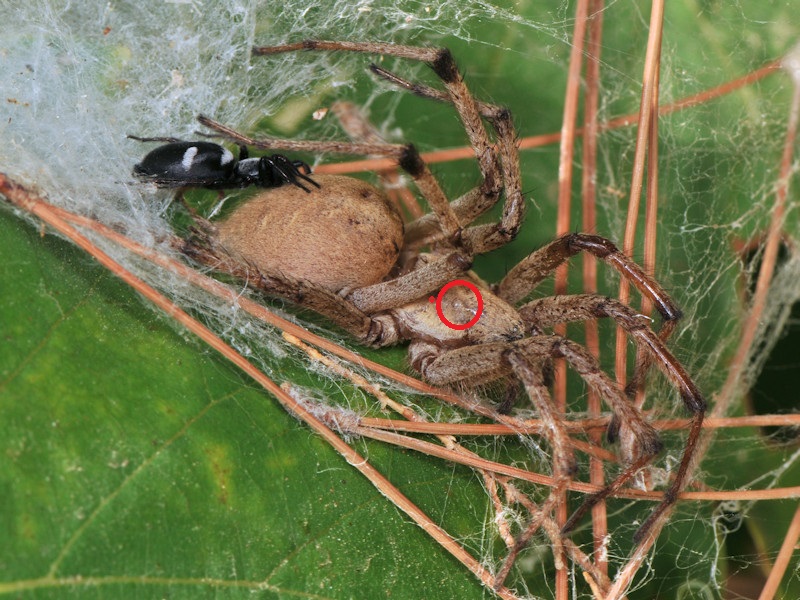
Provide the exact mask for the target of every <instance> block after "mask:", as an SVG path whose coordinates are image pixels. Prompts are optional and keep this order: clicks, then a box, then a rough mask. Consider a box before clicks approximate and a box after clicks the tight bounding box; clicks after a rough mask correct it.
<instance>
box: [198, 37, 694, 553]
mask: <svg viewBox="0 0 800 600" xmlns="http://www.w3.org/2000/svg"><path fill="white" fill-rule="evenodd" d="M303 49H305V50H347V51H355V52H364V53H372V54H380V55H391V56H395V57H400V58H407V59H411V60H416V61H422V62H424V63H427V64H428V65H429V66H430V67H431V68H432V69H433V71H434V72H435V73H436V75H438V77H439V78H440V79H441V81H442V83H443V85H444V88H445V92H441V91H438V90H435V89H433V88H430V87H428V86H424V85H418V84H413V83H410V82H408V81H405V80H403V79H401V78H399V77H397V76H396V75H394V74H393V73H390V72H388V71H386V70H384V69H382V68H380V67H377V66H375V65H373V66H372V70H373V72H375V73H376V74H378V75H379V76H381V77H382V78H384V79H386V80H388V81H389V82H391V83H393V84H394V85H397V86H400V87H402V88H404V89H407V90H409V91H412V92H414V93H416V94H418V95H421V96H424V97H428V98H434V99H437V100H445V101H448V102H451V103H452V104H453V105H454V107H455V109H456V110H457V112H458V114H459V117H460V119H461V121H462V123H463V125H464V128H465V130H466V132H467V135H468V137H469V141H470V144H471V146H472V148H473V149H474V151H475V155H476V158H477V160H478V165H479V167H480V171H481V175H482V181H481V183H480V184H479V185H478V186H477V187H476V188H474V189H473V190H471V191H470V192H468V193H466V194H465V195H463V196H462V197H460V198H457V199H456V200H453V201H452V202H450V201H449V200H448V199H447V197H446V196H445V194H444V193H443V192H442V190H441V188H440V187H439V185H438V182H437V180H436V179H435V178H434V176H433V175H432V174H431V172H430V171H429V169H428V167H427V165H426V164H425V163H424V162H423V161H422V160H421V158H420V157H419V155H418V154H417V151H416V150H415V148H414V146H413V145H410V144H409V145H395V144H389V143H385V142H382V141H375V140H368V141H352V142H320V141H292V140H277V139H262V140H256V139H252V138H249V137H246V136H244V135H242V134H240V133H238V132H236V131H234V130H233V129H230V128H228V127H226V126H224V125H221V124H220V123H217V122H215V121H213V120H211V119H209V118H207V117H199V120H200V122H201V123H203V124H204V125H206V126H208V127H210V128H212V129H214V130H215V131H217V132H219V133H220V134H222V135H223V136H225V137H228V138H230V139H232V140H234V141H236V142H237V143H240V144H247V145H252V146H256V147H259V148H270V149H272V148H282V149H284V150H299V151H311V152H339V153H347V154H363V155H382V156H387V157H392V158H394V159H395V160H396V161H397V162H398V164H399V165H400V166H401V167H402V168H403V169H404V170H405V171H406V172H408V173H409V174H410V175H411V177H412V178H413V179H414V181H415V183H416V185H417V187H418V189H419V190H420V192H421V193H422V194H423V196H424V197H425V199H426V200H427V202H428V205H429V206H430V208H431V211H432V213H431V214H428V215H425V216H423V217H421V218H419V219H417V220H415V221H414V222H412V223H410V224H409V225H407V226H406V227H405V228H404V227H403V223H402V220H401V218H400V216H399V214H398V213H397V211H396V209H395V208H393V207H392V206H391V205H390V204H389V203H388V201H387V200H386V199H385V197H384V196H383V195H382V193H381V192H379V191H378V190H377V189H375V188H374V187H372V186H371V185H369V184H366V183H364V182H362V181H358V180H355V179H352V178H347V177H338V176H330V175H329V176H324V175H323V176H320V175H317V176H315V180H316V181H317V182H318V183H319V185H320V189H319V190H316V189H315V190H312V191H311V193H306V192H304V191H302V190H299V189H298V188H296V187H294V186H283V187H280V188H275V189H269V190H265V191H263V192H260V193H259V194H258V195H256V196H255V197H253V198H252V199H251V200H249V201H247V202H245V203H244V204H243V205H242V206H241V207H239V208H238V209H237V210H235V211H234V212H233V213H232V214H231V216H230V217H229V218H228V219H227V220H225V221H223V222H221V223H209V222H205V221H198V225H199V230H198V231H195V233H194V234H193V236H191V237H190V238H189V239H188V240H186V241H185V242H184V243H183V251H184V252H185V253H186V254H187V255H189V256H191V257H194V258H196V259H198V260H200V261H201V262H203V263H205V264H207V265H211V266H213V267H214V268H216V269H219V270H222V271H226V272H229V273H231V274H234V275H236V276H240V277H243V278H245V279H246V280H247V281H249V282H250V283H251V284H253V285H255V286H256V287H258V288H260V289H261V290H263V291H265V292H266V293H268V294H270V295H274V296H279V297H282V298H285V299H288V300H290V301H291V302H293V303H296V304H298V305H301V306H304V307H308V308H311V309H313V310H314V311H316V312H318V313H320V314H322V315H324V316H326V317H328V318H329V319H330V320H331V321H333V322H334V323H336V324H337V325H339V326H341V327H342V328H344V329H345V330H347V331H348V332H350V333H351V334H352V335H353V336H354V337H356V338H357V339H358V340H359V341H360V342H361V343H363V344H366V345H370V346H376V347H378V346H387V345H392V344H397V343H400V342H406V341H407V342H409V358H410V362H411V365H412V366H413V367H414V368H415V369H416V370H417V371H419V372H420V373H421V375H422V376H423V377H424V378H425V379H426V380H428V381H429V382H431V383H433V384H436V385H444V386H448V385H454V384H461V385H467V386H476V385H480V384H483V383H486V382H490V381H494V380H498V379H502V378H508V377H511V378H514V377H516V378H517V379H518V380H519V381H520V382H521V383H522V384H523V386H524V387H525V390H526V392H527V394H528V395H529V396H530V398H531V401H532V402H533V403H534V405H535V406H536V407H537V409H538V411H539V412H540V414H541V417H542V419H543V420H544V422H545V423H546V425H547V426H546V427H545V431H546V432H547V433H546V434H545V435H546V437H547V438H548V441H549V442H550V444H551V446H552V449H553V470H554V473H556V474H557V475H558V476H560V477H561V478H562V481H563V480H565V479H567V478H569V477H571V475H572V474H573V473H574V471H575V460H574V458H573V455H572V451H571V448H570V445H569V443H568V434H567V432H566V428H565V427H564V425H563V422H562V420H561V418H560V416H559V415H558V414H557V412H556V410H555V408H554V407H553V406H552V403H551V400H550V397H549V393H548V390H547V387H546V384H545V379H546V378H545V376H544V370H545V369H546V365H547V364H548V363H549V362H550V361H551V360H553V359H565V360H566V362H567V363H568V364H569V365H570V366H571V367H572V369H574V370H575V371H576V372H577V373H578V374H579V375H580V376H581V377H582V378H583V379H584V381H585V382H586V383H587V384H588V385H589V386H590V387H591V388H592V389H594V390H595V391H596V392H597V393H598V394H599V395H600V396H601V397H602V398H603V399H604V400H605V401H606V402H607V403H608V405H609V406H610V408H611V410H612V411H613V414H614V417H613V419H612V424H611V426H610V427H609V438H612V439H619V440H620V441H621V445H622V451H621V452H622V455H623V456H622V458H623V461H624V462H625V463H626V464H627V465H628V468H627V469H626V470H625V471H624V472H623V473H622V474H621V475H619V476H618V477H617V479H616V480H615V481H613V482H612V483H610V484H609V485H608V486H607V487H606V488H605V489H604V490H602V491H601V492H599V493H597V494H595V495H594V496H591V497H589V498H588V499H587V500H586V501H585V502H584V504H583V505H582V506H581V507H580V508H579V509H578V511H576V512H575V513H574V514H573V516H572V517H571V518H570V519H569V520H568V521H567V523H566V525H565V526H564V532H567V531H569V530H571V529H572V528H573V527H574V526H575V524H576V523H577V521H578V520H579V519H580V518H581V516H582V515H583V514H584V513H585V512H586V510H587V509H588V508H589V507H591V506H592V505H593V504H594V503H596V502H597V501H598V500H600V499H601V498H604V497H605V496H607V495H608V494H610V493H611V492H613V491H614V490H616V489H618V488H619V487H620V486H622V485H623V484H624V483H625V482H627V481H628V480H629V479H630V478H631V477H632V476H633V475H634V474H635V473H636V472H637V471H638V470H639V469H641V468H642V467H643V466H645V465H646V464H648V463H649V462H650V461H651V460H652V458H653V457H654V456H655V455H656V454H657V453H658V452H659V451H660V450H661V442H660V440H659V436H658V434H657V432H656V431H655V429H654V428H653V427H652V426H651V425H650V424H649V423H648V422H647V421H646V420H645V419H644V417H643V416H642V414H641V412H640V411H639V410H638V409H637V408H635V407H634V406H633V404H632V403H631V402H629V400H628V398H627V397H626V394H625V392H624V391H623V390H621V389H619V386H618V385H617V384H615V382H613V381H612V380H611V379H610V377H609V376H608V375H607V374H606V373H605V372H604V371H602V370H601V368H600V366H599V364H598V362H597V360H596V359H595V358H594V357H593V356H592V355H591V354H590V353H589V352H588V351H587V350H586V349H585V348H584V347H583V346H581V345H580V344H578V343H576V342H573V341H571V340H569V339H566V338H564V337H561V336H558V335H552V334H546V333H545V331H546V330H548V329H549V328H551V327H552V326H553V325H555V324H557V323H565V322H569V321H582V320H590V319H598V318H604V317H609V318H611V319H613V320H614V321H615V322H616V323H617V324H618V325H619V326H620V327H622V328H623V329H624V330H626V331H627V332H628V334H629V335H630V336H631V338H632V339H633V340H634V341H635V343H636V344H637V345H638V347H639V348H640V349H642V350H643V351H644V354H645V355H646V358H645V360H644V362H646V363H648V364H655V365H657V366H658V367H659V368H660V369H661V371H662V372H663V373H664V374H665V376H666V377H667V378H668V379H669V381H671V382H672V384H673V385H674V386H675V387H676V388H677V389H678V391H679V393H680V396H681V398H682V400H683V403H684V405H685V406H686V408H687V410H688V411H689V412H690V413H691V414H692V417H693V418H692V425H691V428H690V432H689V435H688V438H687V442H686V446H685V449H684V452H683V457H682V460H681V463H680V466H679V468H678V470H677V472H676V474H675V476H674V478H673V480H672V483H671V485H670V487H669V489H668V490H667V491H666V493H665V495H664V500H663V501H662V503H661V504H660V505H659V506H658V507H657V508H656V509H655V510H654V511H653V513H652V514H651V515H650V517H649V518H648V519H647V520H646V521H645V522H644V523H643V524H642V526H641V527H640V529H639V530H638V531H637V533H636V536H635V539H637V540H638V539H641V538H642V537H643V536H644V534H645V533H646V532H647V531H648V530H649V528H650V527H651V525H652V524H653V523H654V522H655V521H656V519H657V518H658V517H659V515H661V514H662V513H664V512H665V511H667V510H668V509H669V507H670V506H671V505H672V503H674V501H675V499H676V497H677V495H678V493H679V492H680V491H681V490H682V489H683V488H684V487H685V485H686V484H687V480H688V473H689V467H690V465H691V462H692V458H693V454H694V450H695V446H696V442H697V439H698V436H699V433H700V427H701V425H702V421H703V416H704V413H705V406H706V405H705V401H704V400H703V397H702V395H701V393H700V391H699V390H698V388H697V386H696V385H695V384H694V382H693V381H692V379H691V378H690V377H689V375H688V374H687V372H686V370H685V369H684V367H683V366H682V365H681V364H680V363H679V362H678V360H677V359H676V358H675V357H674V356H673V355H672V354H671V353H670V351H669V350H668V349H667V348H666V346H665V344H664V339H665V338H666V337H667V335H668V334H669V332H670V331H671V330H672V328H673V326H674V322H675V320H676V319H678V318H679V317H680V312H679V310H678V309H677V307H676V306H675V305H674V303H673V302H672V300H671V299H670V298H669V296H668V295H667V294H666V292H665V291H664V289H663V288H662V287H661V285H660V284H659V283H658V282H657V281H655V280H654V279H653V278H651V277H650V276H648V275H647V274H646V273H645V272H644V271H643V270H642V269H641V268H640V267H639V266H638V265H636V264H635V263H634V262H633V261H632V260H631V259H629V258H628V257H627V256H626V255H624V254H623V253H622V252H620V251H619V250H618V249H617V248H616V247H615V246H614V244H613V243H611V242H610V241H608V240H606V239H604V238H601V237H599V236H596V235H587V234H581V233H573V234H569V235H565V236H562V237H560V238H558V239H556V240H554V241H553V242H551V243H549V244H547V245H546V246H544V247H542V248H540V249H538V250H536V251H535V252H533V253H532V254H530V255H529V256H528V257H527V258H525V259H523V260H522V261H521V262H520V263H519V264H517V265H516V266H515V267H514V268H513V269H511V271H510V272H509V273H508V274H507V275H506V276H505V277H504V278H503V279H502V281H500V282H499V283H497V284H495V285H492V286H488V285H487V284H485V283H484V282H482V281H480V280H479V279H478V278H477V277H476V276H475V275H474V274H473V273H472V272H471V271H469V269H470V266H471V263H472V258H473V257H474V256H475V255H477V254H482V253H486V252H490V251H492V250H495V249H496V248H499V247H501V246H503V245H504V244H506V243H508V242H509V241H511V240H512V239H513V238H514V236H515V235H516V233H517V232H518V230H519V228H520V225H521V222H522V219H523V214H524V208H525V205H524V199H523V195H522V192H521V183H520V168H519V157H518V152H517V147H516V138H515V130H514V127H513V124H512V119H511V114H510V113H509V111H508V110H506V109H504V108H501V107H497V106H493V105H489V104H485V103H482V102H478V101H476V100H475V99H473V97H472V95H471V94H470V93H469V91H468V90H467V87H466V85H465V84H464V81H463V80H462V77H461V74H460V73H459V71H458V69H457V68H456V65H455V62H454V60H453V57H452V55H451V54H450V52H449V51H448V50H446V49H433V48H419V47H410V46H399V45H393V44H383V43H359V42H329V41H305V42H301V43H297V44H288V45H283V46H273V47H265V48H255V49H254V53H255V54H276V53H281V52H291V51H296V50H303ZM484 121H486V122H488V123H489V124H490V125H491V128H492V129H493V131H494V140H492V139H491V138H490V136H489V133H488V132H487V130H486V128H485V126H484ZM503 193H504V194H505V201H504V204H503V213H502V217H501V218H500V221H499V222H497V223H490V224H484V225H471V223H472V222H473V221H474V220H475V219H476V218H477V217H478V216H480V215H482V214H483V213H485V212H486V211H487V210H488V209H489V208H491V207H492V206H493V205H494V204H495V203H497V202H498V201H499V199H500V197H501V195H502V194H503ZM422 248H426V249H427V252H425V253H423V252H421V249H422ZM579 252H589V253H590V254H592V255H594V256H596V257H597V258H598V259H600V260H602V261H604V262H605V263H607V264H608V265H610V266H611V267H613V268H614V269H616V270H617V271H618V272H619V273H620V275H621V276H623V277H626V278H627V279H629V280H630V281H631V282H632V283H633V285H634V286H635V287H636V288H637V289H638V290H639V292H640V293H641V294H642V295H643V296H645V297H647V298H649V299H650V300H652V301H653V303H654V305H655V306H656V307H657V309H658V311H659V312H660V314H661V315H662V317H663V319H664V322H665V327H664V328H663V329H662V330H661V332H660V334H657V333H656V332H654V331H653V330H652V329H651V328H650V325H649V321H648V319H647V318H646V317H644V316H643V315H640V314H638V313H637V312H636V311H635V310H633V309H632V308H630V307H629V306H627V305H625V304H622V303H621V302H619V301H617V300H614V299H611V298H606V297H603V296H598V295H589V294H581V295H564V296H552V297H547V298H543V299H539V300H533V301H530V302H527V303H525V304H522V306H517V304H518V303H520V302H521V301H523V299H524V298H525V297H526V296H528V294H529V293H530V292H531V291H532V290H533V288H535V287H536V286H537V285H538V284H539V283H540V282H541V281H542V280H543V279H544V278H546V277H547V276H549V275H550V274H552V273H553V271H554V270H555V269H556V267H558V265H560V264H562V263H563V262H565V261H566V260H568V259H569V258H570V257H572V256H574V255H575V254H577V253H579ZM455 279H462V280H467V281H469V282H471V283H472V284H473V285H476V286H479V287H480V289H481V290H482V291H481V293H480V295H481V296H482V299H483V303H484V305H483V312H482V314H481V316H480V318H479V319H478V321H477V323H476V324H475V325H474V326H472V327H469V328H467V329H453V328H452V327H450V326H448V325H447V324H445V323H444V321H443V320H442V319H441V318H440V317H439V314H438V313H437V310H436V306H435V305H434V303H432V302H431V301H430V300H429V298H430V296H431V294H435V293H436V291H437V290H439V289H440V288H442V286H444V285H445V284H447V283H448V282H451V281H453V280H455ZM476 303H477V296H476V295H475V294H473V293H472V292H471V291H468V290H466V289H464V288H463V287H455V288H453V289H452V290H450V291H449V292H448V293H447V294H445V295H444V297H443V298H442V300H441V307H440V308H441V310H442V314H443V315H446V319H447V321H448V322H450V323H466V322H468V321H470V320H471V319H472V318H473V317H474V316H475V315H476V311H477V305H476ZM643 371H644V367H641V368H640V369H638V370H637V374H636V375H635V376H634V382H635V383H637V384H638V382H639V381H640V380H641V376H642V372H643Z"/></svg>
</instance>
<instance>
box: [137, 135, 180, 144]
mask: <svg viewBox="0 0 800 600" xmlns="http://www.w3.org/2000/svg"><path fill="white" fill-rule="evenodd" d="M125 137H127V138H128V139H129V140H136V141H137V142H167V143H170V144H174V143H176V142H184V141H186V140H182V139H180V138H176V137H139V136H138V135H127V136H125Z"/></svg>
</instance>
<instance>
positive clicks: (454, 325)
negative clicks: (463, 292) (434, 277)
mask: <svg viewBox="0 0 800 600" xmlns="http://www.w3.org/2000/svg"><path fill="white" fill-rule="evenodd" d="M459 285H463V286H464V287H466V288H469V289H470V290H471V291H472V293H473V294H475V297H476V298H477V299H478V310H476V311H475V316H474V317H472V319H470V320H469V321H467V322H466V323H464V324H459V323H453V322H452V321H448V320H447V319H446V318H445V316H444V312H443V311H442V298H444V295H445V293H446V292H447V290H449V289H450V288H452V287H456V286H459ZM428 301H429V302H433V296H431V297H430V298H428ZM436 314H437V315H439V319H441V321H442V323H444V324H445V325H447V326H448V327H449V328H450V329H458V330H463V329H469V328H470V327H472V326H473V325H475V323H477V322H478V319H480V318H481V314H483V296H481V292H480V290H478V286H477V285H475V284H474V283H472V282H471V281H465V280H463V279H454V280H453V281H451V282H450V283H448V284H447V285H445V286H444V287H443V288H442V291H440V292H439V295H438V296H436Z"/></svg>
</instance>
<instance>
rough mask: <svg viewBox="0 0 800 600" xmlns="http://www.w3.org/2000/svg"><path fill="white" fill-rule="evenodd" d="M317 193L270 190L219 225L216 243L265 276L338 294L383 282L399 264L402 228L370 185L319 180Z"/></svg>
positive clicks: (346, 179)
mask: <svg viewBox="0 0 800 600" xmlns="http://www.w3.org/2000/svg"><path fill="white" fill-rule="evenodd" d="M315 180H316V181H317V182H318V183H319V185H320V189H313V190H312V191H311V193H306V192H305V191H303V190H301V189H300V188H298V187H295V186H284V187H281V188H275V189H268V190H265V191H263V192H261V193H260V194H257V195H256V196H254V197H253V198H252V199H250V200H248V201H247V202H246V203H244V204H243V205H241V206H240V207H239V208H237V209H236V210H235V211H234V212H233V214H231V216H230V217H229V218H228V219H227V220H226V221H224V222H222V223H220V224H219V234H218V237H217V240H216V241H217V243H219V245H221V246H222V247H223V248H225V250H226V251H227V252H228V253H229V254H230V255H231V256H232V257H235V258H236V259H238V260H240V261H242V262H244V263H246V264H250V265H252V266H254V267H255V268H257V269H258V270H259V271H262V272H264V273H280V274H282V275H286V276H289V277H291V278H294V279H298V280H302V281H307V282H309V283H313V284H315V285H318V286H320V287H324V288H326V289H328V290H331V291H335V292H338V291H340V290H342V289H345V288H354V287H362V286H366V285H370V284H373V283H378V282H380V281H381V280H383V278H384V277H386V275H388V274H389V271H390V270H391V268H392V267H393V266H394V264H395V262H396V261H397V257H398V256H399V254H400V247H401V246H402V244H403V222H402V220H401V218H400V215H399V214H398V212H397V210H396V209H395V208H394V207H393V206H392V205H391V204H390V203H389V201H388V200H387V199H386V197H385V196H384V195H383V193H381V192H380V191H378V190H377V189H376V188H375V187H373V186H371V185H370V184H368V183H366V182H364V181H360V180H358V179H352V178H350V177H341V176H334V175H319V176H315Z"/></svg>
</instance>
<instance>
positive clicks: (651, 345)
mask: <svg viewBox="0 0 800 600" xmlns="http://www.w3.org/2000/svg"><path fill="white" fill-rule="evenodd" d="M519 312H520V315H521V316H522V318H523V319H524V320H525V321H526V322H527V323H529V324H534V325H535V326H536V327H550V326H552V325H555V324H556V323H565V322H569V321H585V320H588V319H596V318H604V317H608V318H612V319H614V321H615V322H616V323H617V324H618V325H619V326H621V327H622V328H623V329H624V330H625V331H626V332H628V334H629V335H630V336H631V337H632V338H633V339H634V340H635V341H636V343H637V345H639V347H640V348H643V349H644V350H645V351H646V352H647V353H648V355H649V356H650V357H651V360H652V361H654V362H655V363H656V364H657V365H658V366H659V367H660V368H661V370H662V372H663V373H664V375H665V376H666V377H667V378H668V379H669V380H670V381H671V382H672V384H673V385H675V387H676V388H677V389H678V390H679V392H680V394H681V398H682V400H683V404H684V406H685V407H686V409H687V410H688V411H689V412H690V413H691V414H692V425H691V427H690V430H689V436H688V438H687V441H686V446H685V449H684V452H683V456H682V458H681V463H680V466H679V468H678V472H677V474H676V475H675V478H674V480H673V482H672V484H671V485H670V487H669V489H668V490H667V491H666V493H665V495H664V500H663V501H662V503H661V504H660V505H659V506H658V507H657V508H656V509H655V510H654V511H653V513H651V515H650V517H648V519H647V520H646V521H645V522H644V523H643V524H642V526H641V527H640V528H639V530H638V531H637V532H636V534H635V536H634V539H635V540H636V541H637V542H638V541H639V540H641V539H642V538H643V537H644V535H645V534H646V533H647V531H648V529H649V528H650V527H652V525H653V523H655V521H656V520H657V519H658V518H659V517H660V515H661V514H663V513H664V512H665V511H667V510H668V509H669V507H670V506H671V505H672V504H673V503H674V502H675V500H676V499H677V496H678V494H679V493H680V492H681V490H683V488H684V487H685V486H686V484H687V483H688V481H687V475H688V472H689V467H690V466H691V463H692V460H693V458H694V452H695V448H696V446H697V440H698V438H699V435H700V431H701V427H702V423H703V419H704V416H705V411H706V403H705V400H704V399H703V395H702V394H701V392H700V390H699V389H698V388H697V385H696V384H695V383H694V381H692V379H691V377H689V374H688V373H687V372H686V370H685V369H684V367H683V365H681V363H680V362H679V361H678V360H677V359H676V358H675V357H674V356H673V355H672V353H671V352H670V351H669V350H668V349H667V348H666V346H665V345H664V342H663V341H662V339H661V338H660V337H659V336H658V335H656V333H655V332H654V331H653V330H652V329H651V328H650V327H649V326H648V319H647V318H646V317H644V316H642V315H639V314H638V313H637V312H636V311H635V310H633V309H632V308H631V307H629V306H627V305H625V304H623V303H621V302H619V301H618V300H614V299H612V298H605V297H603V296H598V295H594V294H582V295H575V296H554V297H549V298H543V299H541V300H534V301H532V302H529V303H528V304H526V305H524V306H523V307H521V308H520V310H519ZM617 418H618V417H617V416H616V415H615V420H616V419H617ZM619 425H620V422H619V421H616V426H617V427H618V426H619ZM613 426H615V425H614V424H613V423H612V427H613ZM648 461H649V458H647V457H646V456H644V455H643V456H642V457H640V458H639V459H638V460H636V461H634V462H633V463H632V464H631V465H629V466H628V467H627V468H626V470H625V471H624V472H623V473H621V474H620V475H619V476H618V477H617V478H616V479H615V480H614V481H613V482H611V483H610V484H609V485H608V486H607V487H605V488H604V489H603V490H601V491H600V492H597V493H596V494H593V495H592V496H589V497H588V498H587V499H586V501H585V502H584V503H583V504H582V505H581V506H580V507H579V508H578V509H577V510H576V511H575V512H574V513H573V514H572V516H571V517H570V518H569V519H568V520H567V522H566V523H565V524H564V527H563V529H562V531H563V532H564V533H568V532H569V531H571V530H572V529H574V528H575V526H576V525H577V523H578V522H579V521H580V520H581V518H582V517H583V515H585V514H586V513H587V512H588V511H589V510H590V509H591V508H592V506H594V505H595V504H597V503H598V502H599V501H600V500H603V499H604V498H606V497H608V496H609V495H610V494H612V493H614V492H615V491H616V490H618V489H619V488H620V487H622V486H623V485H624V484H625V483H627V482H628V481H629V480H630V479H631V478H632V477H633V476H634V475H636V473H637V472H638V470H639V469H640V468H642V467H643V466H645V465H646V464H647V462H648Z"/></svg>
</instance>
